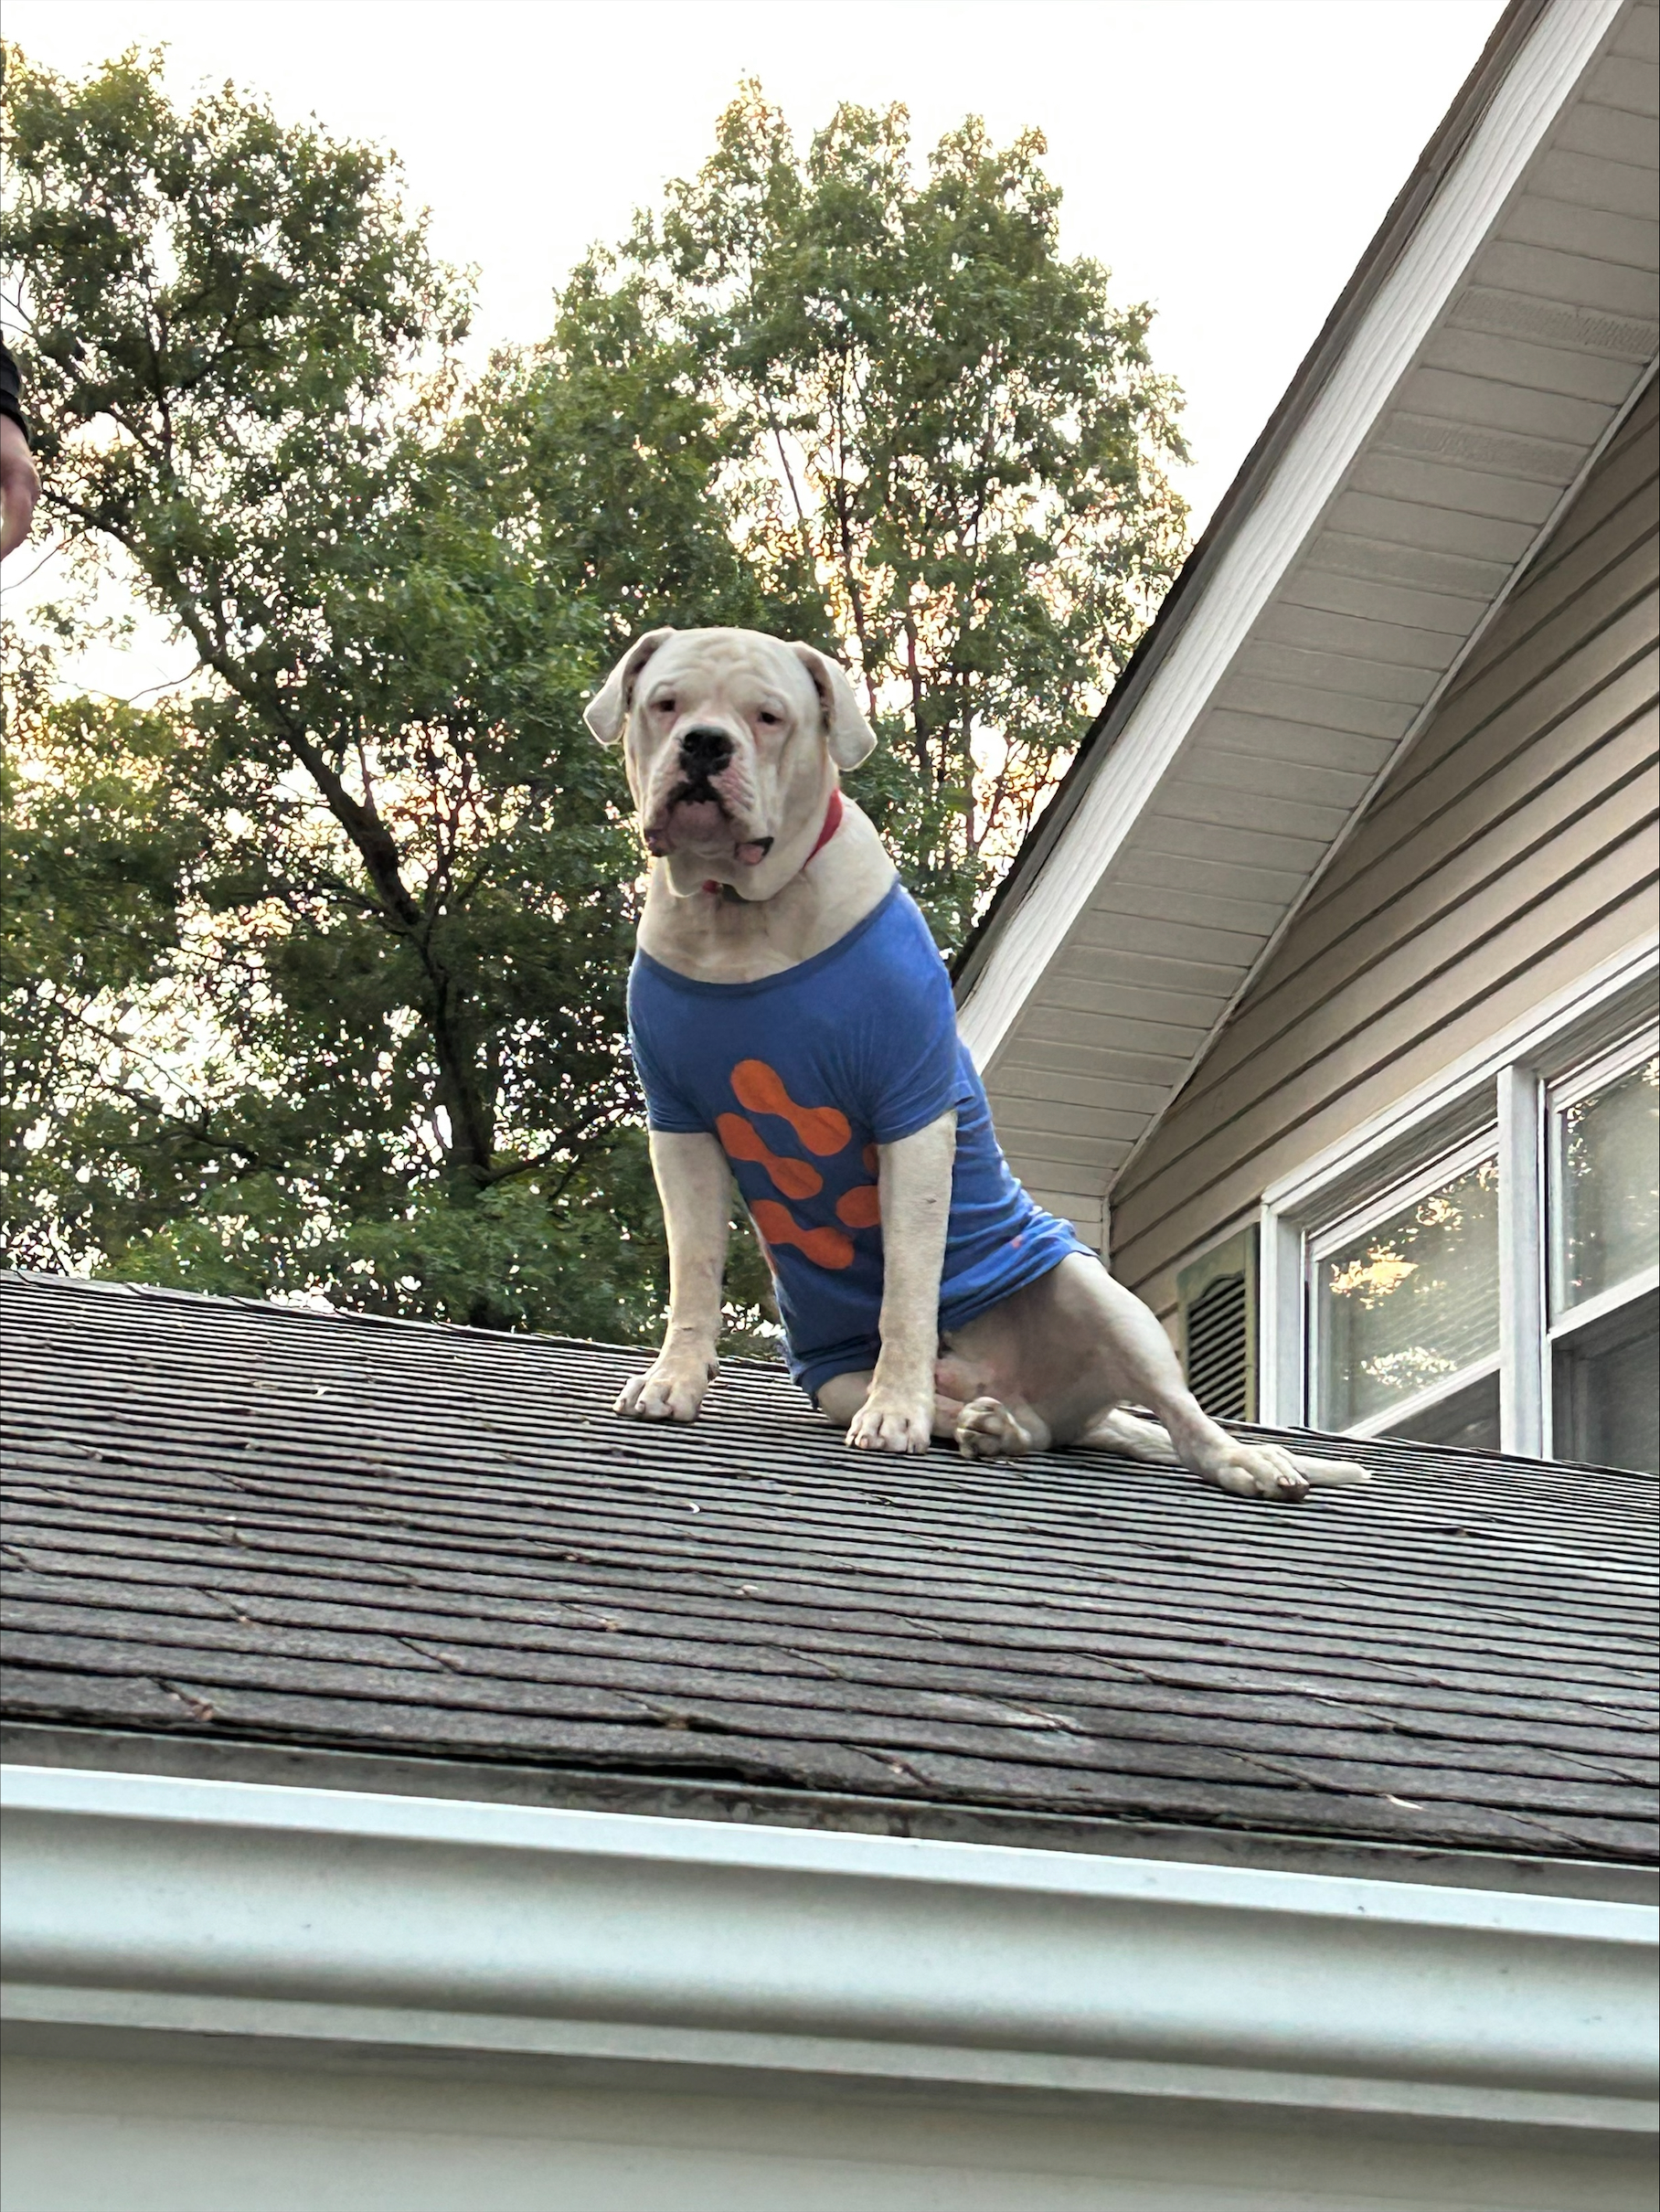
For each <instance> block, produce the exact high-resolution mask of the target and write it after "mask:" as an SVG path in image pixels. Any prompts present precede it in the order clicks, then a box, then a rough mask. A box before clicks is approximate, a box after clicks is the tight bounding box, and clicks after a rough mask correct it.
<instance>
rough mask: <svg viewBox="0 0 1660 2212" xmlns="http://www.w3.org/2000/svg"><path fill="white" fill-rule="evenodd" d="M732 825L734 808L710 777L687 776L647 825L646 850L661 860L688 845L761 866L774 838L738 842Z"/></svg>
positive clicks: (690, 847) (743, 864) (691, 848)
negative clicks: (733, 833)
mask: <svg viewBox="0 0 1660 2212" xmlns="http://www.w3.org/2000/svg"><path fill="white" fill-rule="evenodd" d="M732 828H733V824H732V815H731V810H730V808H729V806H728V804H727V803H726V800H725V799H724V798H723V797H722V795H721V793H720V792H718V791H717V790H716V788H715V786H714V784H713V783H712V782H710V781H709V779H708V776H692V777H686V778H683V779H682V781H681V782H678V783H676V785H675V787H674V789H673V790H672V791H671V792H669V794H668V796H667V798H666V799H665V801H664V803H662V805H661V806H659V807H657V808H655V809H654V812H653V814H652V818H651V820H650V821H649V822H648V823H647V824H645V844H646V849H647V850H648V851H649V852H651V853H653V854H654V855H655V856H657V857H658V858H659V859H661V858H662V857H663V856H664V855H665V854H666V853H673V852H677V851H681V850H683V849H688V848H689V849H690V850H691V851H693V852H696V853H702V854H707V855H708V856H709V857H710V858H714V857H716V856H718V855H721V854H723V853H724V852H730V853H731V854H732V856H734V858H736V859H737V860H738V861H739V862H740V864H741V865H742V866H743V867H758V866H759V864H760V863H761V861H763V860H764V859H765V858H766V856H767V855H768V854H769V853H770V852H771V850H772V842H773V841H772V839H771V837H751V838H746V839H745V840H744V841H743V842H742V843H741V844H737V845H735V844H733V842H732Z"/></svg>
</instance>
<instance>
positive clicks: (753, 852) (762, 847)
mask: <svg viewBox="0 0 1660 2212" xmlns="http://www.w3.org/2000/svg"><path fill="white" fill-rule="evenodd" d="M771 850H772V840H771V837H759V838H757V839H756V841H755V842H754V844H752V845H740V846H739V848H738V857H739V859H740V860H741V861H742V863H743V865H744V866H745V867H747V868H752V867H760V865H761V862H762V861H763V860H764V859H765V858H766V856H767V855H768V854H769V853H770V852H771Z"/></svg>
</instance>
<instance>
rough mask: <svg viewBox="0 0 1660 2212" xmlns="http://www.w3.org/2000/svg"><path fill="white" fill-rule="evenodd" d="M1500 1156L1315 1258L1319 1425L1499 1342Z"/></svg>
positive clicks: (1457, 1370)
mask: <svg viewBox="0 0 1660 2212" xmlns="http://www.w3.org/2000/svg"><path fill="white" fill-rule="evenodd" d="M1497 1201H1498V1162H1497V1160H1496V1158H1488V1159H1484V1160H1481V1161H1478V1162H1477V1163H1476V1164H1474V1165H1473V1166H1470V1167H1467V1168H1465V1169H1463V1171H1462V1172H1460V1173H1459V1174H1457V1175H1453V1176H1451V1177H1450V1178H1449V1179H1448V1181H1446V1182H1445V1183H1443V1184H1442V1185H1441V1186H1439V1187H1437V1188H1436V1189H1434V1190H1431V1191H1430V1192H1428V1193H1427V1194H1426V1195H1425V1196H1422V1197H1420V1198H1418V1199H1416V1200H1414V1201H1413V1202H1412V1203H1410V1205H1407V1206H1404V1207H1401V1208H1400V1210H1399V1212H1397V1213H1395V1214H1392V1215H1390V1216H1389V1217H1388V1218H1386V1219H1384V1220H1382V1221H1380V1222H1378V1223H1377V1224H1376V1225H1375V1226H1374V1227H1373V1228H1369V1229H1367V1230H1366V1231H1365V1233H1364V1234H1362V1235H1359V1236H1357V1237H1355V1238H1354V1239H1352V1240H1350V1241H1349V1242H1347V1243H1346V1244H1345V1245H1343V1246H1342V1247H1341V1248H1340V1249H1338V1250H1335V1251H1332V1252H1329V1253H1328V1254H1326V1255H1325V1258H1324V1259H1323V1260H1321V1261H1320V1263H1319V1267H1318V1270H1317V1276H1316V1285H1317V1287H1316V1315H1315V1326H1316V1329H1317V1331H1318V1336H1319V1345H1318V1357H1317V1360H1316V1369H1317V1373H1318V1376H1319V1399H1320V1403H1319V1410H1318V1414H1317V1420H1318V1423H1319V1426H1320V1427H1321V1428H1323V1429H1348V1428H1352V1427H1353V1426H1354V1425H1355V1424H1356V1423H1357V1421H1364V1420H1369V1419H1371V1418H1372V1417H1373V1416H1375V1415H1378V1414H1381V1413H1385V1412H1387V1411H1388V1410H1389V1408H1391V1407H1394V1406H1404V1405H1405V1404H1407V1403H1408V1402H1409V1401H1410V1400H1411V1399H1415V1398H1419V1397H1421V1395H1422V1394H1423V1393H1424V1392H1425V1391H1427V1390H1430V1389H1431V1388H1434V1387H1435V1386H1436V1385H1437V1384H1439V1383H1442V1382H1444V1381H1447V1380H1450V1378H1451V1377H1453V1376H1455V1375H1458V1374H1461V1373H1462V1372H1463V1371H1464V1370H1465V1369H1466V1368H1469V1367H1475V1366H1478V1365H1479V1364H1480V1363H1481V1362H1482V1361H1483V1360H1484V1359H1489V1358H1492V1357H1494V1356H1495V1355H1496V1353H1497V1350H1498V1317H1499V1303H1498V1204H1497Z"/></svg>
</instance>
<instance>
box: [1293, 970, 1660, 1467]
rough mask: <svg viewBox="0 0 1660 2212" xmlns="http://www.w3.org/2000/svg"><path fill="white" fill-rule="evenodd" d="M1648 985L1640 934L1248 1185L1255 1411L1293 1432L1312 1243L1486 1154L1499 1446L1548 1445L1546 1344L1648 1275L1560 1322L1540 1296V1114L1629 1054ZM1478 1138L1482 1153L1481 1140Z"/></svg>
mask: <svg viewBox="0 0 1660 2212" xmlns="http://www.w3.org/2000/svg"><path fill="white" fill-rule="evenodd" d="M1657 994H1660V973H1657V957H1656V946H1655V941H1653V940H1651V941H1648V942H1647V943H1645V944H1643V945H1641V946H1637V947H1633V948H1632V949H1630V950H1629V951H1628V952H1625V953H1624V954H1623V955H1621V956H1619V957H1618V958H1617V959H1615V960H1613V961H1611V962H1606V963H1604V965H1603V966H1602V967H1601V968H1600V969H1598V970H1596V971H1594V972H1593V973H1591V975H1589V976H1586V977H1584V978H1581V979H1580V982H1579V983H1577V984H1574V985H1573V986H1571V987H1570V989H1568V990H1567V991H1564V992H1562V993H1560V994H1558V996H1557V997H1556V998H1555V999H1553V1000H1551V1001H1549V1002H1547V1004H1546V1005H1544V1006H1542V1007H1538V1008H1536V1009H1535V1010H1534V1011H1533V1013H1532V1014H1530V1015H1529V1016H1527V1017H1525V1018H1524V1019H1523V1020H1521V1021H1518V1022H1516V1023H1515V1024H1513V1025H1511V1026H1509V1027H1508V1028H1507V1029H1506V1030H1504V1031H1501V1032H1500V1033H1498V1034H1497V1035H1496V1036H1495V1037H1492V1038H1490V1039H1489V1040H1488V1041H1487V1042H1486V1043H1484V1045H1482V1046H1480V1047H1478V1048H1476V1049H1475V1050H1474V1051H1473V1052H1471V1053H1469V1054H1467V1055H1466V1056H1465V1057H1464V1058H1463V1059H1462V1060H1461V1061H1459V1062H1456V1063H1455V1064H1454V1065H1453V1067H1452V1068H1450V1069H1445V1070H1443V1071H1442V1074H1441V1075H1440V1076H1439V1077H1437V1078H1435V1079H1432V1080H1431V1082H1429V1083H1427V1084H1424V1085H1422V1086H1421V1088H1420V1089H1419V1090H1416V1091H1414V1092H1411V1093H1410V1094H1409V1095H1408V1097H1407V1098H1405V1099H1403V1100H1401V1101H1399V1102H1398V1103H1397V1104H1396V1105H1395V1106H1394V1107H1392V1108H1390V1109H1389V1111H1387V1112H1385V1113H1384V1114H1381V1115H1379V1116H1378V1117H1377V1118H1376V1119H1375V1120H1373V1121H1372V1122H1367V1123H1366V1124H1364V1125H1363V1126H1362V1127H1361V1128H1360V1129H1358V1130H1357V1131H1355V1132H1353V1133H1351V1134H1350V1135H1349V1136H1348V1137H1346V1138H1345V1139H1342V1140H1340V1141H1339V1142H1338V1143H1335V1144H1334V1145H1332V1146H1330V1147H1329V1148H1328V1149H1327V1150H1326V1151H1325V1152H1324V1153H1322V1154H1317V1155H1316V1156H1315V1157H1314V1159H1313V1160H1311V1161H1309V1162H1307V1163H1306V1164H1304V1166H1302V1167H1301V1168H1299V1169H1297V1170H1296V1171H1294V1172H1293V1174H1292V1175H1288V1176H1286V1177H1284V1178H1282V1180H1281V1181H1279V1182H1278V1183H1276V1184H1274V1185H1272V1186H1270V1187H1269V1188H1268V1189H1267V1190H1266V1191H1265V1192H1264V1193H1263V1196H1262V1200H1261V1215H1260V1229H1261V1234H1260V1239H1259V1251H1260V1282H1261V1297H1260V1325H1261V1345H1260V1348H1259V1357H1258V1376H1259V1391H1260V1411H1259V1415H1258V1418H1259V1420H1262V1421H1263V1422H1265V1423H1267V1424H1269V1425H1274V1426H1281V1427H1286V1428H1293V1427H1306V1426H1309V1425H1310V1424H1311V1423H1312V1421H1313V1420H1314V1417H1315V1415H1316V1412H1317V1408H1318V1403H1319V1398H1318V1377H1317V1373H1316V1365H1315V1362H1316V1356H1317V1346H1316V1341H1315V1313H1314V1267H1315V1264H1316V1262H1315V1259H1314V1254H1315V1253H1316V1252H1321V1253H1323V1252H1324V1251H1325V1250H1329V1249H1330V1244H1331V1241H1332V1240H1333V1239H1335V1238H1336V1237H1338V1236H1339V1235H1341V1234H1344V1233H1347V1234H1349V1235H1356V1234H1363V1233H1364V1230H1365V1228H1366V1227H1367V1226H1368V1225H1369V1224H1370V1223H1371V1222H1374V1221H1377V1220H1378V1219H1380V1218H1385V1217H1386V1216H1387V1215H1388V1214H1389V1212H1390V1211H1392V1210H1394V1209H1395V1208H1396V1207H1399V1206H1400V1205H1403V1204H1409V1203H1410V1198H1411V1195H1412V1194H1413V1193H1414V1192H1417V1193H1420V1194H1421V1193H1422V1191H1424V1190H1425V1189H1432V1188H1433V1187H1434V1186H1435V1185H1436V1183H1437V1182H1438V1181H1440V1180H1443V1179H1445V1177H1446V1175H1448V1174H1449V1173H1451V1172H1453V1167H1452V1166H1451V1164H1452V1163H1453V1162H1456V1161H1458V1160H1460V1159H1466V1158H1468V1159H1471V1160H1474V1158H1479V1157H1485V1156H1490V1154H1491V1148H1492V1146H1493V1143H1494V1138H1495V1133H1496V1148H1497V1155H1498V1170H1499V1352H1498V1357H1497V1362H1496V1365H1497V1368H1498V1374H1499V1409H1500V1446H1501V1449H1502V1450H1504V1451H1506V1452H1517V1453H1521V1454H1524V1455H1526V1456H1528V1457H1534V1458H1547V1457H1548V1456H1549V1453H1550V1449H1551V1367H1552V1358H1553V1354H1554V1351H1555V1348H1556V1346H1557V1345H1558V1344H1559V1342H1562V1341H1565V1340H1566V1338H1568V1337H1569V1336H1570V1335H1573V1334H1575V1333H1577V1331H1578V1330H1579V1329H1580V1328H1582V1327H1586V1326H1589V1325H1590V1324H1591V1323H1592V1322H1593V1321H1595V1320H1598V1319H1600V1318H1601V1315H1602V1314H1603V1313H1608V1312H1611V1311H1613V1310H1615V1309H1616V1308H1618V1307H1619V1306H1621V1305H1623V1304H1626V1303H1630V1302H1631V1301H1633V1300H1634V1299H1636V1298H1639V1297H1641V1296H1643V1295H1644V1294H1645V1293H1646V1292H1648V1291H1650V1290H1652V1289H1653V1288H1654V1287H1655V1281H1656V1279H1660V1270H1656V1271H1655V1272H1654V1273H1647V1274H1644V1275H1641V1276H1637V1277H1633V1278H1632V1279H1630V1280H1629V1281H1626V1282H1624V1283H1622V1284H1619V1285H1616V1286H1613V1288H1612V1290H1611V1291H1610V1292H1606V1293H1600V1294H1599V1297H1598V1299H1597V1301H1596V1302H1594V1304H1595V1310H1594V1311H1593V1307H1592V1302H1590V1301H1586V1302H1581V1303H1580V1305H1579V1306H1576V1307H1574V1308H1572V1309H1570V1313H1569V1314H1565V1315H1564V1316H1562V1317H1561V1320H1560V1322H1558V1321H1556V1320H1554V1319H1553V1318H1552V1316H1551V1314H1550V1311H1549V1304H1548V1268H1549V1239H1550V1234H1551V1230H1550V1188H1549V1180H1548V1154H1549V1150H1550V1145H1551V1141H1552V1134H1553V1125H1552V1120H1551V1117H1552V1115H1553V1114H1555V1113H1557V1112H1559V1111H1561V1110H1562V1108H1563V1107H1564V1106H1566V1105H1570V1104H1571V1103H1573V1102H1574V1101H1575V1100H1577V1099H1578V1098H1580V1097H1583V1096H1585V1095H1586V1094H1587V1093H1588V1092H1589V1091H1590V1090H1595V1089H1597V1088H1599V1087H1600V1085H1601V1083H1603V1082H1606V1081H1609V1080H1612V1079H1614V1078H1615V1077H1616V1075H1617V1074H1618V1073H1621V1072H1624V1071H1625V1070H1626V1069H1629V1068H1631V1067H1633V1066H1635V1065H1638V1064H1640V1062H1641V1059H1642V1058H1643V1057H1644V1044H1645V1043H1647V1044H1648V1045H1649V1048H1650V1051H1651V1052H1652V1050H1653V1048H1654V1047H1653V1043H1652V1040H1653V1038H1654V1036H1655V1016H1656V1010H1657V1008H1656V999H1657ZM1483 1145H1485V1147H1486V1149H1485V1150H1484V1149H1482V1148H1483ZM1490 1372H1492V1366H1491V1364H1487V1363H1483V1364H1481V1365H1473V1366H1472V1367H1470V1368H1468V1369H1461V1370H1460V1372H1459V1373H1458V1375H1456V1376H1454V1377H1443V1378H1442V1381H1441V1382H1439V1383H1438V1384H1436V1385H1435V1386H1433V1387H1432V1388H1431V1389H1429V1390H1426V1391H1424V1392H1422V1393H1421V1395H1420V1396H1419V1397H1418V1398H1413V1399H1410V1400H1407V1401H1404V1402H1403V1403H1402V1404H1400V1405H1399V1406H1395V1407H1391V1408H1390V1409H1389V1412H1388V1414H1387V1416H1378V1417H1373V1418H1372V1419H1371V1420H1367V1421H1366V1422H1364V1423H1362V1424H1359V1425H1357V1427H1356V1428H1354V1429H1353V1430H1349V1431H1347V1433H1350V1434H1354V1435H1367V1434H1375V1433H1380V1432H1382V1431H1383V1430H1388V1429H1389V1428H1392V1427H1394V1426H1396V1425H1397V1424H1398V1423H1399V1422H1400V1421H1401V1420H1410V1418H1411V1417H1412V1416H1413V1415H1414V1414H1415V1413H1418V1412H1420V1411H1423V1410H1427V1409H1429V1408H1430V1407H1431V1406H1432V1405H1433V1404H1434V1403H1435V1402H1436V1400H1437V1399H1438V1398H1442V1397H1444V1396H1451V1395H1452V1394H1453V1392H1454V1390H1456V1389H1457V1388H1465V1387H1468V1385H1470V1384H1471V1383H1473V1382H1474V1381H1476V1380H1478V1379H1480V1378H1481V1377H1482V1376H1483V1375H1484V1374H1485V1373H1490Z"/></svg>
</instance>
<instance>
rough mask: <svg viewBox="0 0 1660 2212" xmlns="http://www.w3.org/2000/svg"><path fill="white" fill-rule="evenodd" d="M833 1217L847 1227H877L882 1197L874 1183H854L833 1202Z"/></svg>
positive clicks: (879, 1220)
mask: <svg viewBox="0 0 1660 2212" xmlns="http://www.w3.org/2000/svg"><path fill="white" fill-rule="evenodd" d="M835 1218H836V1219H837V1220H838V1221H845V1222H846V1224H847V1227H848V1228H879V1226H880V1224H881V1219H882V1197H881V1193H880V1192H879V1191H878V1189H877V1186H876V1185H875V1184H874V1183H856V1184H855V1185H854V1186H853V1188H852V1189H851V1190H845V1191H844V1192H843V1193H842V1195H841V1196H840V1197H839V1198H838V1199H837V1200H836V1202H835Z"/></svg>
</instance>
